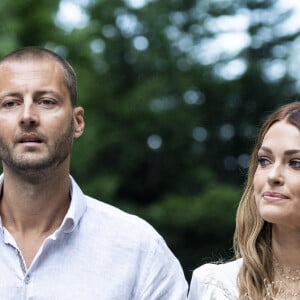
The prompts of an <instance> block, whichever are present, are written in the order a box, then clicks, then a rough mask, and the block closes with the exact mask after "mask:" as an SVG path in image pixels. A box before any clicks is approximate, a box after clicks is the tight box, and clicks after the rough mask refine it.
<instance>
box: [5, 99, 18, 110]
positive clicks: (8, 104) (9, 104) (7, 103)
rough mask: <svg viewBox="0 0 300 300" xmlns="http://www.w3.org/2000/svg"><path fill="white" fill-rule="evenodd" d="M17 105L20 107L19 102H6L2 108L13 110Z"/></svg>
mask: <svg viewBox="0 0 300 300" xmlns="http://www.w3.org/2000/svg"><path fill="white" fill-rule="evenodd" d="M17 105H18V103H17V101H14V100H8V101H5V102H3V104H2V106H3V107H5V108H13V107H15V106H17Z"/></svg>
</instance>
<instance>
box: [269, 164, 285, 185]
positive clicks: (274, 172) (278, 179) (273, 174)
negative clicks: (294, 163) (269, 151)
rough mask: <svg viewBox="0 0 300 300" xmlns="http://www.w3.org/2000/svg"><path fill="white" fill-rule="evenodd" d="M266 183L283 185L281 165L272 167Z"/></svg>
mask: <svg viewBox="0 0 300 300" xmlns="http://www.w3.org/2000/svg"><path fill="white" fill-rule="evenodd" d="M268 181H269V183H270V184H271V185H274V184H275V185H282V184H283V183H284V175H283V169H282V166H281V165H277V164H274V165H273V167H272V168H271V169H270V171H269V173H268Z"/></svg>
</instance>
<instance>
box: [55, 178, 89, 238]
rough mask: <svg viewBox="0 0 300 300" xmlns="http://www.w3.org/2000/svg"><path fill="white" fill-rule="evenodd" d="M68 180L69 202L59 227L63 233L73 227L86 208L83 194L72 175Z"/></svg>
mask: <svg viewBox="0 0 300 300" xmlns="http://www.w3.org/2000/svg"><path fill="white" fill-rule="evenodd" d="M70 182H71V184H70V197H71V202H70V206H69V209H68V211H67V213H66V215H65V217H64V219H63V221H62V224H61V226H60V229H61V230H63V231H64V232H65V233H70V232H72V231H73V230H74V229H75V227H76V226H77V224H78V222H79V221H80V219H81V217H82V216H83V214H84V213H85V211H86V208H87V204H86V200H85V197H84V194H83V192H82V191H81V189H80V187H79V186H78V185H77V183H76V182H75V180H74V179H73V177H72V176H70ZM59 231H60V230H59Z"/></svg>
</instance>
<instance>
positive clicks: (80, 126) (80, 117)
mask: <svg viewBox="0 0 300 300" xmlns="http://www.w3.org/2000/svg"><path fill="white" fill-rule="evenodd" d="M73 118H74V137H75V138H78V137H80V136H81V135H82V133H83V130H84V125H85V124H84V109H83V108H82V107H81V106H78V107H75V108H74V112H73Z"/></svg>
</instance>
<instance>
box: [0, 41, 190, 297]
mask: <svg viewBox="0 0 300 300" xmlns="http://www.w3.org/2000/svg"><path fill="white" fill-rule="evenodd" d="M76 97H77V92H76V75H75V73H74V71H73V69H72V67H71V66H70V65H69V63H68V62H66V61H65V60H64V59H63V58H61V57H60V56H58V55H56V54H55V53H53V52H51V51H49V50H46V49H43V48H39V47H27V48H23V49H19V50H16V51H14V52H12V53H10V54H8V55H7V56H5V57H4V58H3V59H2V60H1V61H0V157H1V159H2V163H3V174H2V175H1V177H0V186H1V202H0V216H1V220H0V221H1V222H0V253H1V255H0V299H6V300H7V299H14V300H16V299H62V300H68V299H81V300H83V299H87V300H93V299H101V300H110V299H116V300H117V299H120V300H126V299H128V300H134V299H137V300H143V299H163V300H165V299H170V300H177V299H178V300H179V299H186V292H187V284H186V281H185V279H184V275H183V272H182V269H181V267H180V264H179V263H178V261H177V259H176V258H175V257H174V255H173V254H172V253H171V251H170V250H169V249H168V247H167V246H166V244H165V242H164V241H163V239H162V238H161V237H160V235H159V234H158V233H156V231H155V230H154V229H153V228H152V227H151V226H150V225H149V224H147V223H146V222H144V221H143V220H141V219H139V218H138V217H135V216H132V215H129V214H126V213H125V212H122V211H120V210H118V209H117V208H114V207H111V206H109V205H107V204H105V203H102V202H100V201H97V200H95V199H92V198H91V197H88V196H86V195H84V194H83V193H82V191H81V190H80V188H79V187H78V185H77V184H76V182H75V181H74V179H73V178H72V177H71V176H70V175H69V165H70V152H71V146H72V141H73V138H78V137H80V135H81V134H82V132H83V129H84V110H83V108H82V107H79V106H77V103H76Z"/></svg>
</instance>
